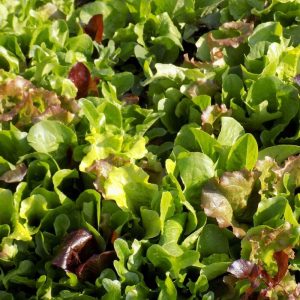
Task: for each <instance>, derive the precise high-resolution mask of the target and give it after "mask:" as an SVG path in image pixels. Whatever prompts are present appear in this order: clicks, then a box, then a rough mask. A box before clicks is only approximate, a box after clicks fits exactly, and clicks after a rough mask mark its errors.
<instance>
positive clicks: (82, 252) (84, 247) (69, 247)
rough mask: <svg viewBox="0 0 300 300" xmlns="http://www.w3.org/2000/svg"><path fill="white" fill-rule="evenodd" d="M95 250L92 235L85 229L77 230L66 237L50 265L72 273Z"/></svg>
mask: <svg viewBox="0 0 300 300" xmlns="http://www.w3.org/2000/svg"><path fill="white" fill-rule="evenodd" d="M97 250H98V249H97V248H96V242H95V240H94V238H93V236H92V234H91V233H90V232H88V231H87V230H85V229H79V230H76V231H73V232H71V233H69V234H68V235H67V236H66V238H65V239H64V241H63V243H62V248H61V249H60V251H59V252H58V254H57V255H56V256H55V258H54V260H53V261H52V264H53V265H54V266H56V267H58V268H61V269H63V270H66V271H71V272H73V271H74V270H75V269H76V268H77V267H78V266H79V265H80V264H81V263H82V262H84V261H85V260H87V259H88V257H89V256H90V255H92V254H93V253H95V252H97Z"/></svg>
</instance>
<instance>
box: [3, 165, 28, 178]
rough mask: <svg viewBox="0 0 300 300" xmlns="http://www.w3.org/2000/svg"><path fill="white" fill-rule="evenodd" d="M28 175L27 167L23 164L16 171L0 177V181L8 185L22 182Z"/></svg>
mask: <svg viewBox="0 0 300 300" xmlns="http://www.w3.org/2000/svg"><path fill="white" fill-rule="evenodd" d="M26 173H27V167H26V165H25V164H23V163H21V164H19V165H17V166H16V168H15V169H14V170H9V171H6V172H5V173H4V174H2V175H1V176H0V180H1V181H4V182H6V183H14V182H21V181H22V180H23V179H24V177H25V175H26Z"/></svg>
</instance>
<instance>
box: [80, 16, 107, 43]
mask: <svg viewBox="0 0 300 300" xmlns="http://www.w3.org/2000/svg"><path fill="white" fill-rule="evenodd" d="M84 31H85V33H86V34H88V35H89V36H90V37H91V38H92V39H93V40H94V41H96V42H97V43H99V44H100V43H101V42H102V37H103V15H101V14H98V15H94V16H93V17H92V18H91V19H90V20H89V22H88V24H87V25H86V26H84Z"/></svg>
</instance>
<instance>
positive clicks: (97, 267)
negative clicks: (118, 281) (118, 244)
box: [76, 250, 117, 280]
mask: <svg viewBox="0 0 300 300" xmlns="http://www.w3.org/2000/svg"><path fill="white" fill-rule="evenodd" d="M116 258H117V255H116V252H115V251H114V250H112V251H105V252H102V253H101V254H94V255H92V256H91V257H90V258H88V260H87V261H85V262H84V263H83V264H81V265H79V266H78V267H77V269H76V275H77V277H78V278H79V279H81V280H93V279H95V278H97V277H98V276H99V275H100V273H101V271H103V270H104V269H105V268H108V267H110V266H111V265H112V263H113V261H114V259H116Z"/></svg>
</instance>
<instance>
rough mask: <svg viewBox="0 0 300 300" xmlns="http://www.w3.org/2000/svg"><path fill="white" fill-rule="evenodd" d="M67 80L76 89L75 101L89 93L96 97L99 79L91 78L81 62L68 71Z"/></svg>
mask: <svg viewBox="0 0 300 300" xmlns="http://www.w3.org/2000/svg"><path fill="white" fill-rule="evenodd" d="M68 78H69V79H70V80H71V81H72V82H73V83H74V85H75V86H76V88H77V95H76V99H80V98H84V97H86V96H87V95H88V94H89V92H90V93H92V94H94V95H97V94H98V89H97V84H98V82H99V78H92V76H91V73H90V71H89V69H88V68H87V67H86V65H85V64H84V63H82V62H78V63H76V64H75V65H74V66H73V67H72V68H71V70H70V72H69V76H68Z"/></svg>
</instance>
